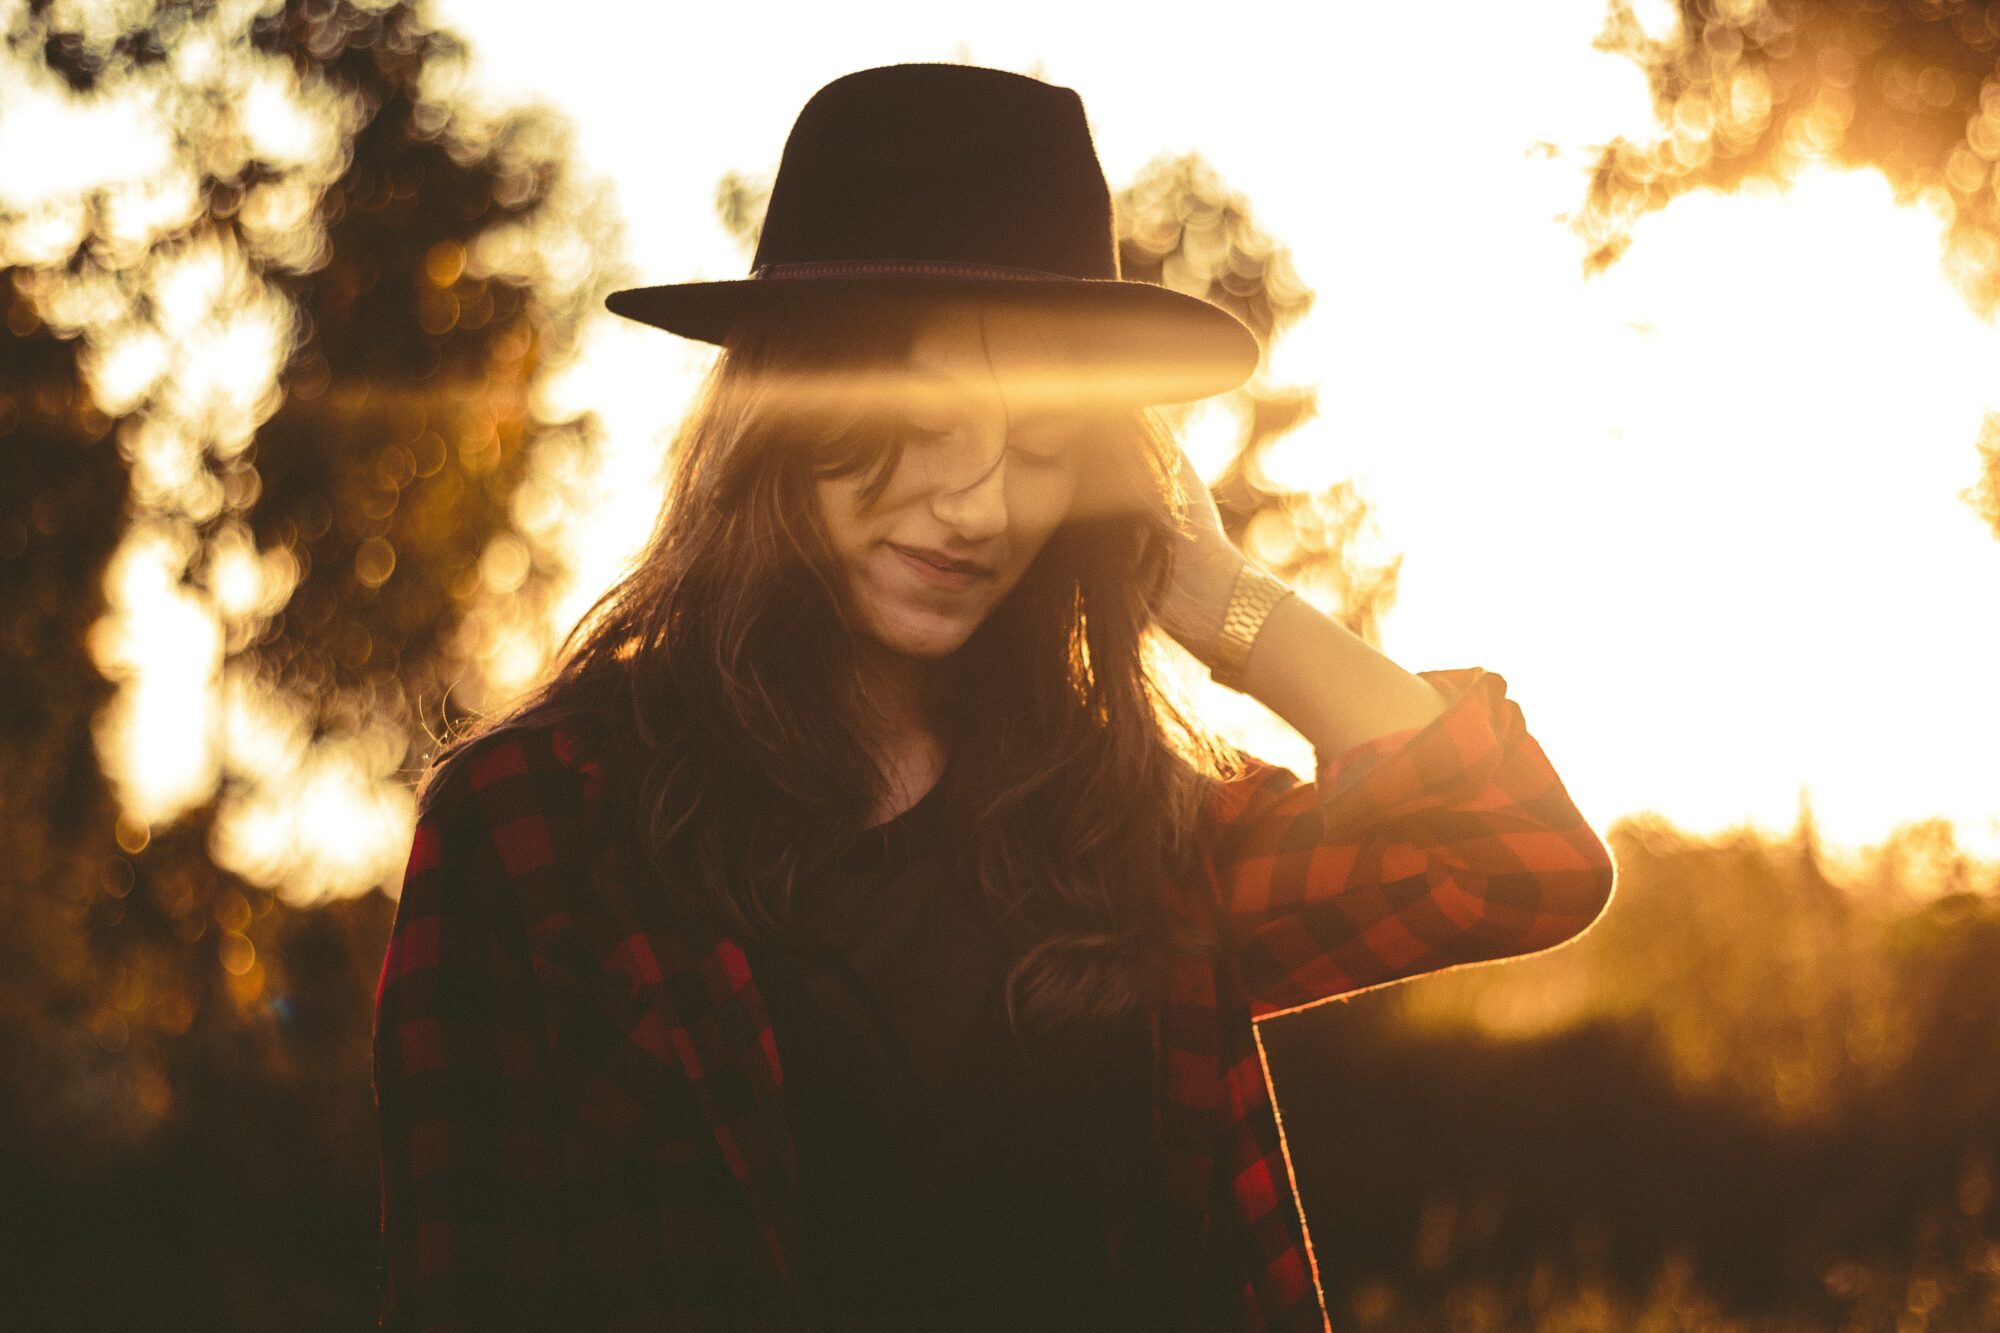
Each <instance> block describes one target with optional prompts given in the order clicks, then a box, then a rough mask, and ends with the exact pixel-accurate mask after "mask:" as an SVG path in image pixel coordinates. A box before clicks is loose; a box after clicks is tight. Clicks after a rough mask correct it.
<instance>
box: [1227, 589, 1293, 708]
mask: <svg viewBox="0 0 2000 1333" xmlns="http://www.w3.org/2000/svg"><path fill="white" fill-rule="evenodd" d="M1291 595H1292V590H1291V589H1290V588H1288V587H1286V586H1285V584H1284V582H1283V581H1282V580H1280V579H1277V578H1275V577H1273V576H1272V575H1270V574H1267V573H1265V572H1264V571H1263V570H1261V569H1259V568H1257V567H1256V566H1255V565H1253V564H1251V563H1250V562H1249V561H1247V560H1246V561H1244V562H1243V565H1242V567H1241V568H1239V569H1238V570H1237V571H1236V582H1235V583H1234V584H1233V585H1231V587H1230V589H1229V609H1228V610H1226V611H1224V612H1223V614H1222V637H1221V639H1220V641H1219V642H1218V643H1217V644H1216V648H1215V661H1213V662H1211V663H1210V664H1209V668H1208V675H1209V679H1211V680H1213V681H1214V682H1215V683H1216V684H1218V685H1227V686H1228V687H1229V688H1230V689H1232V690H1240V689H1242V688H1243V686H1242V679H1243V667H1244V664H1245V663H1247V662H1249V660H1250V645H1252V644H1254V643H1255V642H1257V631H1258V630H1260V629H1262V628H1264V621H1265V619H1266V618H1267V617H1268V616H1269V615H1270V614H1271V609H1272V608H1273V607H1275V606H1276V605H1277V604H1278V603H1279V602H1282V601H1284V600H1285V599H1286V598H1287V597H1290V596H1291Z"/></svg>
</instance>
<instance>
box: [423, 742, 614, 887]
mask: <svg viewBox="0 0 2000 1333" xmlns="http://www.w3.org/2000/svg"><path fill="white" fill-rule="evenodd" d="M605 754H606V744H605V739H604V737H603V735H602V733H601V730H600V729H599V728H597V727H596V726H594V725H591V724H589V723H585V722H567V721H566V722H563V723H520V724H516V723H507V724H503V725H501V726H499V727H496V728H494V729H492V730H490V731H485V732H481V733H478V734H477V735H473V736H470V737H467V738H465V739H463V740H461V741H459V742H458V743H456V744H454V745H452V746H450V747H449V748H447V749H446V751H445V752H444V753H443V754H441V755H440V756H439V757H438V759H437V760H436V761H435V762H434V763H433V764H432V766H431V768H430V769H429V770H428V771H427V772H426V774H425V779H424V782H423V784H422V785H421V787H420V790H419V796H418V804H417V825H416V829H415V833H414V838H413V844H412V849H411V863H412V864H411V868H412V870H413V871H414V870H416V869H419V868H421V867H422V866H423V865H425V864H427V863H429V862H433V861H437V860H452V861H456V862H458V863H460V864H461V865H462V866H464V867H465V868H467V869H470V868H472V867H475V866H476V867H477V868H478V869H480V870H484V871H499V872H501V873H503V874H505V875H506V876H509V877H516V878H517V877H520V876H525V875H531V874H534V873H535V872H536V871H538V870H541V869H543V868H545V867H547V866H550V865H552V864H554V863H556V862H558V861H560V860H562V859H563V858H565V857H572V858H573V857H576V856H580V855H585V854H586V852H587V848H588V844H589V842H590V840H591V838H592V837H593V836H594V834H593V821H594V818H595V814H596V807H597V805H598V804H599V802H600V801H601V800H602V797H603V791H604V786H605Z"/></svg>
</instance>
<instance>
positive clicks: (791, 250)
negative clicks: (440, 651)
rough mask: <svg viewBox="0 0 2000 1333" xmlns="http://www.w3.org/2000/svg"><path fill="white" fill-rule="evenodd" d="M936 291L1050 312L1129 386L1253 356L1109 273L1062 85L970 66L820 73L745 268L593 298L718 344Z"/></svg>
mask: <svg viewBox="0 0 2000 1333" xmlns="http://www.w3.org/2000/svg"><path fill="white" fill-rule="evenodd" d="M934 297H935V298H943V297H965V298H971V299H979V300H999V301H1023V302H1027V303H1030V304H1032V305H1034V306H1035V307H1036V308H1037V309H1041V310H1046V311H1048V312H1050V313H1052V314H1053V315H1055V316H1056V317H1057V318H1056V320H1055V321H1054V322H1055V326H1056V327H1057V328H1058V329H1060V330H1061V331H1063V333H1064V335H1065V336H1064V337H1063V339H1062V344H1063V346H1064V348H1065V349H1066V350H1065V354H1066V355H1068V356H1070V357H1072V358H1073V359H1074V361H1075V362H1076V363H1077V366H1078V370H1079V373H1080V374H1082V375H1090V376H1093V377H1095V376H1104V377H1107V380H1108V382H1111V383H1115V384H1116V385H1117V386H1118V387H1119V389H1120V390H1122V391H1123V393H1129V395H1130V396H1132V397H1133V398H1135V399H1137V400H1138V401H1143V402H1180V401H1185V400H1188V399H1192V398H1201V397H1206V396H1207V395H1209V394H1213V393H1220V392H1222V391H1223V390H1225V389H1232V388H1234V387H1236V386H1237V385H1238V384H1241V383H1242V382H1243V381H1244V380H1245V379H1247V378H1249V376H1250V374H1251V372H1252V371H1254V370H1255V369H1256V366H1257V357H1258V347H1257V339H1256V336H1255V335H1254V334H1252V333H1251V332H1250V330H1249V329H1247V328H1245V327H1244V326H1243V324H1242V323H1241V322H1240V321H1238V320H1237V319H1236V318H1235V317H1234V316H1233V315H1231V314H1229V312H1227V311H1225V310H1223V309H1222V308H1221V307H1219V306H1214V305H1210V304H1209V303H1208V302H1206V301H1202V300H1198V299H1196V298H1195V297H1192V296H1187V295H1184V294H1182V293H1180V292H1176V291H1171V290H1169V289H1168V288H1165V287H1161V286H1157V285H1155V284H1153V283H1147V282H1126V281H1124V280H1122V279H1121V278H1120V277H1119V276H1118V244H1117V239H1116V236H1115V232H1114V227H1113V221H1112V207H1111V192H1110V190H1109V188H1108V187H1107V186H1106V185H1105V181H1104V170H1103V168H1102V167H1100V166H1099V165H1098V162H1097V151H1096V149H1095V148H1094V147H1093V146H1092V144H1091V140H1090V128H1089V125H1088V123H1087V122H1086V121H1085V119H1084V111H1083V101H1082V99H1081V98H1079V97H1078V96H1077V95H1076V93H1075V91H1074V90H1072V89H1069V88H1063V87H1059V86H1057V85H1055V84H1050V83H1044V82H1042V81H1041V80H1039V79H1032V78H1029V77H1027V76H1025V75H1021V74H1013V73H1009V72H1008V71H1006V70H997V69H983V68H980V67H978V66H975V65H947V64H911V65H885V66H882V67H881V68H878V69H864V70H860V71H857V72H856V73H853V74H847V75H843V76H842V77H840V78H838V79H835V80H834V81H833V82H832V83H829V84H827V85H826V86H825V87H824V88H822V89H820V90H819V91H818V92H817V93H814V94H813V96H812V98H811V100H809V101H808V102H807V103H806V105H805V108H804V109H803V110H801V111H800V112H799V117H798V120H797V121H796V122H795V123H794V124H793V125H792V132H791V135H790V137H789V138H787V139H786V140H785V151H784V156H783V157H782V158H781V159H780V161H779V163H778V175H777V179H776V181H775V182H774V183H773V184H772V187H771V200H770V204H769V206H768V207H767V209H766V211H765V215H764V226H763V232H762V234H761V236H760V237H759V239H758V242H757V254H756V257H755V258H754V259H753V260H752V261H751V270H750V276H749V277H748V278H742V279H737V280H734V281H724V282H681V283H670V284H668V285H666V286H661V287H632V288H627V289H626V290H624V291H617V292H613V293H611V295H610V296H608V297H606V298H605V302H604V304H605V305H606V306H607V307H608V308H609V309H611V310H612V311H613V312H614V313H616V314H620V315H624V316H626V317H627V318H629V319H635V320H638V321H640V322H641V323H645V324H651V325H654V326H656V327H658V328H662V329H666V330H668V331H669V332H672V333H678V334H680V335H682V336H683V337H688V338H696V339H699V340H701V341H703V342H711V343H722V342H725V341H726V340H727V339H728V337H729V335H730V333H731V331H732V330H733V329H735V328H736V327H738V325H739V323H740V322H741V321H744V320H746V319H749V318H761V317H765V316H770V315H779V316H782V315H783V314H784V313H786V312H791V311H802V310H805V309H807V308H812V309H815V310H820V311H825V310H827V309H829V308H831V309H834V310H836V311H837V310H839V309H859V308H869V307H873V306H876V305H879V304H881V303H884V302H887V301H892V300H899V299H900V300H907V299H910V298H915V299H918V300H925V299H929V298H934ZM1121 396H1123V394H1121Z"/></svg>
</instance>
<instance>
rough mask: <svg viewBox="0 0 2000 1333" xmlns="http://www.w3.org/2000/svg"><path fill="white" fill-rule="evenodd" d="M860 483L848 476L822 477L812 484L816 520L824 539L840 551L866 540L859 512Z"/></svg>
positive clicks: (862, 519) (851, 548) (864, 518)
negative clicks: (822, 479)
mask: <svg viewBox="0 0 2000 1333" xmlns="http://www.w3.org/2000/svg"><path fill="white" fill-rule="evenodd" d="M859 491H860V487H859V486H858V485H857V484H856V483H855V482H854V481H853V480H852V479H851V478H845V477H843V478H841V479H839V480H836V481H822V482H817V483H815V485H814V490H813V493H814V497H815V498H816V499H817V501H818V503H819V516H820V522H821V524H822V525H824V526H825V528H826V535H827V540H828V541H830V542H831V543H832V544H833V549H834V550H836V551H840V552H842V553H847V552H850V551H853V550H855V549H856V548H857V547H860V546H862V545H865V544H866V542H867V531H868V520H867V518H866V517H865V516H864V515H863V514H862V512H861V501H860V497H859V494H858V493H859Z"/></svg>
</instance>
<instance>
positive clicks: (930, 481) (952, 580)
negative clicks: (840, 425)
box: [816, 306, 1084, 658]
mask: <svg viewBox="0 0 2000 1333" xmlns="http://www.w3.org/2000/svg"><path fill="white" fill-rule="evenodd" d="M1050 365H1051V362H1050V360H1049V353H1048V351H1047V347H1046V344H1045V343H1044V341H1043V340H1042V338H1041V336H1040V335H1039V333H1038V330H1037V327H1036V324H1035V322H1034V320H1033V318H1032V316H1030V315H1029V314H1027V313H1025V312H1023V311H1020V310H1015V309H1008V308H1006V307H1002V306H989V307H986V308H985V309H984V311H983V312H982V310H981V308H979V307H977V306H962V307H961V306H953V307H947V308H943V309H940V310H939V311H938V312H936V313H935V314H932V315H930V316H928V317H927V319H926V321H925V323H924V324H923V326H922V327H921V328H920V329H919V330H918V331H917V333H916V336H915V339H914V341H913V343H912V344H911V348H910V353H909V359H908V362H907V366H906V369H907V371H908V377H909V379H908V389H907V391H905V392H899V393H898V395H897V408H898V410H897V412H896V413H894V414H893V419H895V420H899V421H907V423H908V426H909V428H910V431H909V434H908V435H907V436H906V438H905V441H904V447H903V453H902V456H901V458H900V459H899V460H898V461H897V464H896V469H895V471H894V472H893V473H892V474H891V476H890V477H889V480H888V483H887V485H886V487H885V488H884V489H883V490H882V492H881V494H879V495H878V496H876V497H875V499H874V503H873V504H872V505H870V504H867V503H866V502H865V501H864V497H863V495H862V491H863V490H864V488H865V487H866V485H867V483H868V481H869V479H870V472H871V470H867V469H864V470H862V471H860V472H857V473H853V474H850V475H847V476H842V477H831V478H821V479H819V480H818V481H817V482H816V487H817V496H818V503H819V507H820V513H821V516H822V518H823V519H824V521H825V525H826V530H827V532H828V534H829V535H830V537H831V538H832V542H833V546H834V549H835V552H836V554H837V556H838V559H839V561H840V565H841V568H842V571H843V572H844V573H845V575H846V578H847V580H848V587H849V590H850V592H851V593H852V595H853V599H854V603H855V605H856V607H857V608H858V610H859V613H860V618H861V627H862V629H863V630H864V631H865V632H866V633H867V634H868V635H870V636H871V637H872V638H873V639H874V640H876V641H877V642H878V643H879V644H880V645H882V646H883V647H884V648H887V649H888V650H890V651H891V652H895V653H900V654H903V655H906V656H910V657H920V658H941V657H944V656H947V655H949V654H950V653H952V652H953V651H955V650H956V649H957V648H958V647H959V646H960V645H962V644H963V643H964V642H965V641H966V640H967V639H968V638H970V637H971V636H972V632H973V631H974V630H975V629H977V628H978V627H979V624H980V622H981V621H983V620H984V619H985V618H986V617H987V615H988V614H989V613H991V612H992V610H993V608H994V607H996V606H998V605H999V604H1000V602H1001V600H1002V599H1004V598H1005V597H1006V596H1007V594H1008V593H1009V592H1010V591H1011V590H1012V589H1013V587H1014V585H1015V584H1016V583H1018V582H1020V579H1021V575H1022V574H1023V573H1024V572H1025V571H1026V570H1027V568H1028V566H1029V565H1030V564H1031V563H1032V562H1033V561H1034V559H1035V556H1036V555H1037V554H1038V553H1039V552H1040V551H1041V549H1042V546H1043V544H1044V543H1046V542H1047V541H1048V539H1049V536H1050V534H1052V533H1053V532H1055V530H1056V529H1057V527H1058V526H1060V525H1061V523H1062V521H1063V519H1064V518H1065V517H1066V516H1067V515H1068V514H1069V512H1070V506H1071V503H1072V501H1073V500H1074V499H1075V497H1076V494H1077V484H1078V476H1079V469H1080V467H1081V464H1082V449H1083V445H1084V441H1083V439H1082V438H1081V436H1082V434H1083V429H1082V427H1081V423H1082V421H1083V420H1084V418H1082V417H1081V416H1080V415H1079V414H1078V413H1076V412H1074V411H1069V410H1065V409H1064V407H1063V405H1062V404H1061V402H1060V396H1059V394H1057V393H1053V392H1050V388H1051V384H1050V380H1051V376H1050V375H1049V373H1048V368H1049V367H1050ZM937 562H942V563H943V564H944V565H945V566H946V567H947V568H943V569H941V568H939V566H938V563H937Z"/></svg>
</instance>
